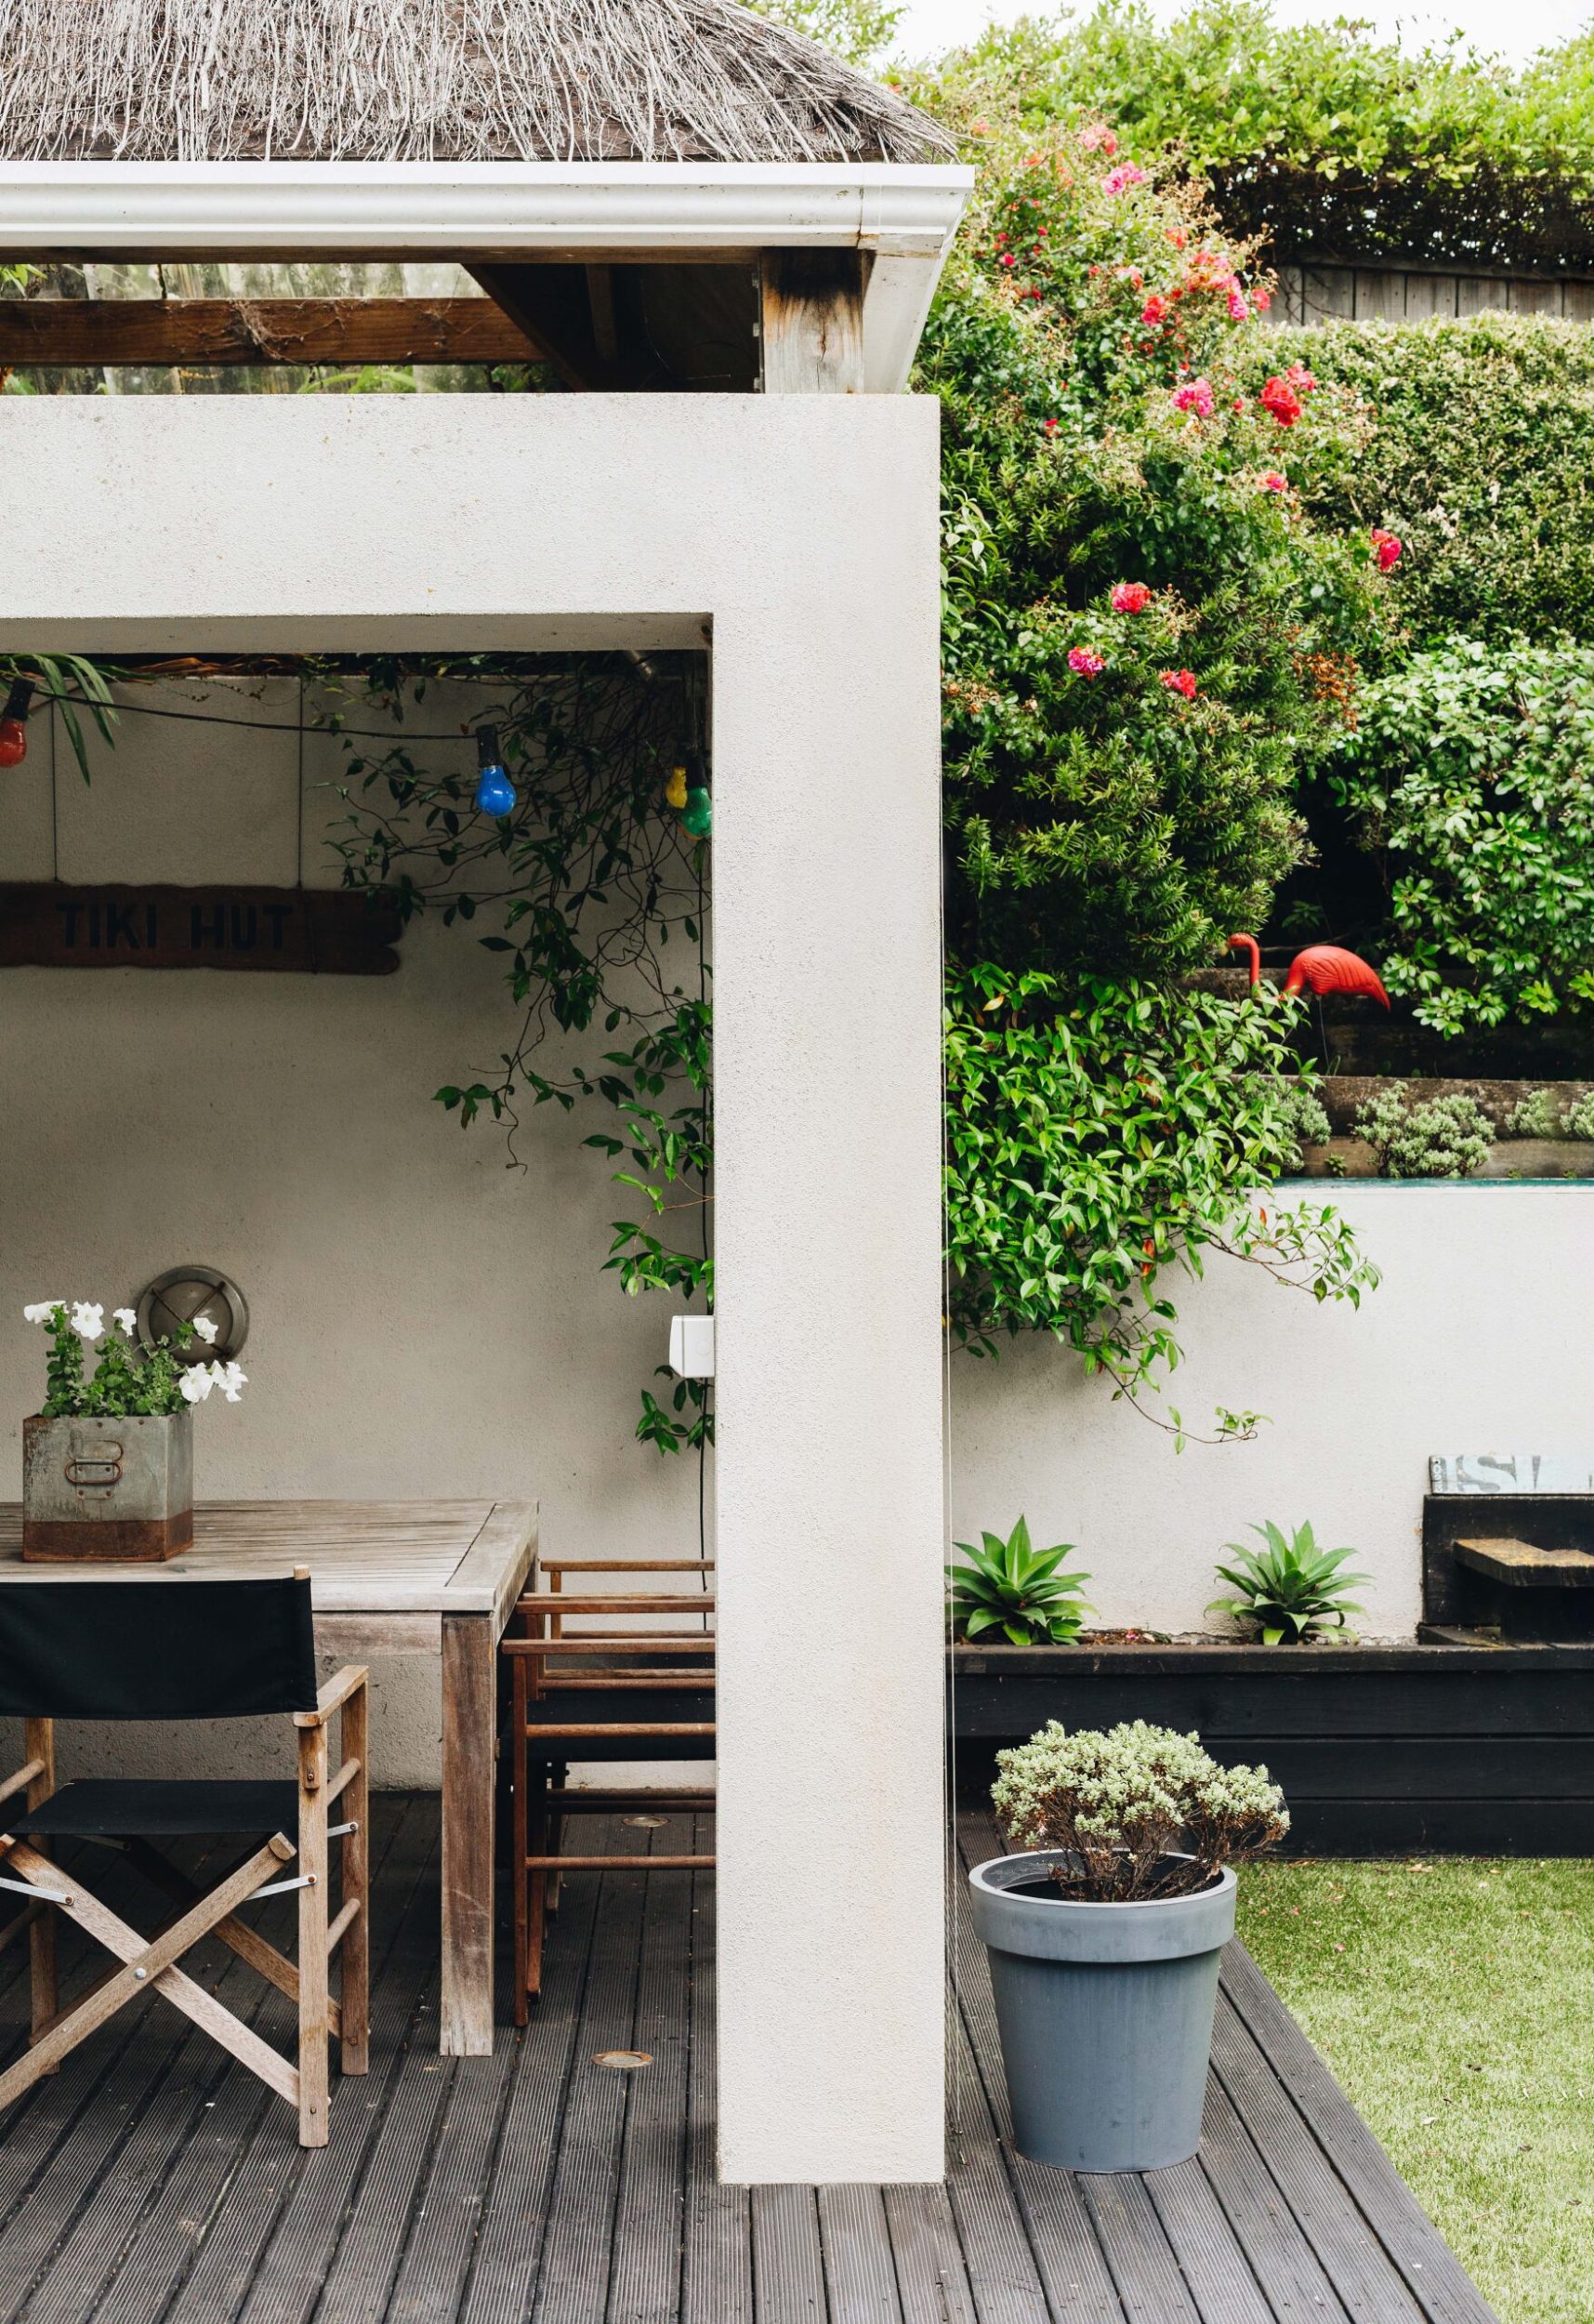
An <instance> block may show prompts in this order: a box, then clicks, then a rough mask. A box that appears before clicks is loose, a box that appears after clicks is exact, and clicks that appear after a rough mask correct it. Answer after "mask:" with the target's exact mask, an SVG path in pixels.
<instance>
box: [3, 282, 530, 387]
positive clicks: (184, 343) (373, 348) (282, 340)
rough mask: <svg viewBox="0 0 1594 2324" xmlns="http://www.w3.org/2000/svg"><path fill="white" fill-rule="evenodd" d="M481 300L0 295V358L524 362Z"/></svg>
mask: <svg viewBox="0 0 1594 2324" xmlns="http://www.w3.org/2000/svg"><path fill="white" fill-rule="evenodd" d="M544 360H545V357H544V355H543V350H542V349H541V348H540V347H539V346H538V345H536V344H535V343H534V341H533V340H532V339H531V338H529V337H528V336H527V334H526V332H525V330H524V329H523V328H522V327H521V326H520V324H519V322H518V321H515V320H512V319H511V317H510V316H509V314H508V313H507V311H506V310H505V309H504V308H502V307H500V306H499V305H497V304H496V303H495V302H494V300H493V299H492V298H0V366H3V367H5V368H7V369H9V370H16V369H19V368H20V367H22V366H24V365H28V364H59V365H72V364H79V363H112V364H116V363H153V364H160V363H168V364H175V365H179V366H180V365H190V364H208V363H217V364H238V363H332V364H336V365H338V366H346V365H350V364H359V365H363V364H367V363H538V362H542V361H544Z"/></svg>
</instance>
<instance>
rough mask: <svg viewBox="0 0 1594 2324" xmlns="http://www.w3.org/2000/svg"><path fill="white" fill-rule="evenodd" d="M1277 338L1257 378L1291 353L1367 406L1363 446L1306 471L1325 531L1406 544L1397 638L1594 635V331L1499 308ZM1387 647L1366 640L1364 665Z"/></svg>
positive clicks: (1397, 587)
mask: <svg viewBox="0 0 1594 2324" xmlns="http://www.w3.org/2000/svg"><path fill="white" fill-rule="evenodd" d="M1267 336H1268V340H1269V345H1268V347H1267V349H1266V350H1258V353H1257V356H1256V358H1255V360H1254V362H1253V365H1252V370H1251V374H1250V376H1251V377H1252V378H1253V379H1255V380H1258V381H1259V380H1260V378H1261V376H1262V363H1263V359H1264V355H1265V358H1266V360H1267V361H1269V362H1271V363H1274V364H1276V363H1277V362H1278V357H1279V353H1280V351H1281V348H1282V349H1284V350H1289V351H1291V352H1292V353H1294V354H1296V355H1298V357H1299V359H1300V360H1301V361H1302V362H1304V363H1308V364H1310V365H1311V369H1312V371H1313V372H1314V373H1315V374H1316V376H1317V377H1318V378H1319V379H1320V380H1321V381H1322V382H1323V386H1322V388H1321V390H1320V393H1321V394H1326V393H1328V392H1329V391H1330V388H1331V387H1332V388H1334V389H1336V390H1337V391H1338V392H1339V393H1341V394H1348V395H1350V396H1352V397H1354V398H1355V399H1356V400H1357V401H1358V402H1359V403H1362V404H1363V406H1364V407H1366V409H1367V412H1368V420H1369V425H1368V427H1367V429H1365V430H1364V431H1363V439H1362V441H1361V442H1359V443H1357V444H1356V445H1355V446H1354V447H1351V448H1348V447H1344V446H1341V445H1340V444H1338V443H1337V442H1326V441H1325V442H1321V443H1320V444H1319V446H1318V450H1317V455H1316V456H1315V457H1314V459H1313V461H1312V462H1311V466H1310V468H1305V467H1299V466H1298V467H1297V469H1296V476H1297V482H1298V489H1299V492H1300V495H1301V498H1302V500H1303V501H1304V503H1305V504H1306V506H1307V508H1309V509H1310V511H1311V516H1312V519H1313V521H1314V522H1318V523H1321V524H1324V525H1330V526H1333V527H1334V528H1335V529H1337V530H1340V531H1343V532H1346V533H1353V532H1361V533H1363V536H1365V528H1366V527H1367V526H1368V525H1369V524H1372V525H1377V527H1378V528H1379V529H1380V531H1385V530H1387V531H1388V532H1389V534H1390V536H1391V537H1398V538H1399V540H1400V542H1401V544H1402V554H1401V556H1400V558H1399V560H1398V562H1393V561H1391V562H1390V564H1389V565H1388V566H1387V567H1386V578H1385V580H1384V582H1383V584H1382V590H1383V594H1384V597H1385V599H1386V601H1387V602H1388V605H1389V608H1390V614H1392V615H1393V616H1394V627H1393V628H1392V629H1391V630H1390V632H1389V634H1390V636H1391V637H1393V638H1396V639H1399V638H1400V635H1401V633H1402V632H1405V633H1408V634H1409V642H1410V644H1411V645H1413V646H1416V647H1417V648H1429V647H1433V646H1437V645H1440V644H1443V641H1444V640H1445V639H1446V638H1449V637H1453V636H1455V635H1456V634H1457V633H1459V632H1462V631H1466V632H1468V633H1469V634H1470V635H1472V636H1474V637H1481V638H1489V639H1506V638H1508V637H1510V636H1512V635H1513V634H1515V633H1516V632H1518V631H1521V632H1522V633H1523V634H1525V635H1527V636H1530V637H1532V636H1535V635H1541V636H1542V635H1543V634H1544V633H1546V632H1549V631H1558V630H1570V631H1571V632H1572V633H1573V634H1574V636H1576V637H1581V638H1594V557H1590V555H1589V538H1588V536H1589V518H1588V499H1587V480H1588V477H1589V474H1590V472H1591V471H1594V331H1586V330H1581V329H1579V330H1569V329H1568V328H1567V326H1566V325H1565V324H1563V323H1561V322H1559V321H1544V320H1540V319H1538V318H1536V317H1535V316H1531V315H1511V314H1485V315H1479V316H1477V317H1476V318H1475V319H1474V320H1473V321H1471V322H1469V323H1452V324H1443V325H1435V324H1408V325H1405V326H1403V327H1396V328H1381V329H1379V330H1377V331H1360V330H1358V331H1347V330H1344V329H1333V328H1331V329H1327V330H1322V331H1294V330H1292V331H1281V332H1270V333H1269V334H1268V335H1267ZM1375 407H1376V411H1377V424H1376V425H1373V424H1372V412H1373V409H1374V408H1375ZM1299 433H1300V431H1299V430H1298V429H1297V430H1296V434H1297V436H1298V435H1299ZM1291 450H1292V453H1293V440H1292V442H1291ZM1376 546H1377V543H1375V547H1376ZM1377 642H1378V641H1377V638H1376V637H1372V638H1369V639H1367V640H1363V659H1364V660H1365V659H1367V658H1368V654H1367V652H1366V650H1365V649H1367V648H1374V649H1376V647H1377Z"/></svg>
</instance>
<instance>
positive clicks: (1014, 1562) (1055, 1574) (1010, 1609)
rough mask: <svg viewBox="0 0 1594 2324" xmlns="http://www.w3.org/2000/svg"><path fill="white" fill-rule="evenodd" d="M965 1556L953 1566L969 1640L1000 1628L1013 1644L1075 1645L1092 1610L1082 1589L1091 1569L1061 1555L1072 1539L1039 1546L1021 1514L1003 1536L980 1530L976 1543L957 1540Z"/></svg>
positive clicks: (955, 1603)
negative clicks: (1070, 1565) (1070, 1564)
mask: <svg viewBox="0 0 1594 2324" xmlns="http://www.w3.org/2000/svg"><path fill="white" fill-rule="evenodd" d="M956 1547H957V1548H958V1549H960V1550H961V1551H962V1552H963V1554H964V1556H965V1558H967V1560H968V1564H967V1565H949V1566H948V1567H947V1569H946V1571H947V1577H948V1578H949V1580H950V1581H951V1584H952V1615H953V1620H954V1622H955V1626H956V1627H957V1629H958V1630H959V1631H961V1632H962V1633H963V1636H964V1637H965V1638H967V1639H968V1640H969V1641H971V1642H972V1641H973V1640H975V1639H978V1638H983V1637H984V1636H985V1635H986V1633H987V1631H1001V1632H1002V1634H1003V1636H1004V1637H1005V1638H1006V1639H1007V1641H1008V1644H1009V1645H1010V1646H1046V1645H1052V1646H1071V1645H1072V1644H1074V1640H1075V1639H1076V1638H1077V1637H1078V1636H1079V1632H1080V1629H1081V1627H1082V1625H1083V1622H1084V1618H1085V1617H1086V1615H1087V1614H1089V1613H1091V1612H1093V1611H1094V1608H1093V1607H1091V1606H1090V1605H1089V1604H1087V1601H1086V1600H1085V1599H1083V1598H1082V1597H1081V1596H1080V1594H1079V1593H1080V1591H1082V1590H1083V1588H1084V1586H1085V1584H1086V1583H1087V1581H1088V1580H1089V1578H1090V1577H1089V1575H1088V1574H1081V1573H1076V1572H1071V1571H1069V1570H1068V1569H1067V1568H1065V1567H1064V1566H1063V1560H1064V1558H1067V1557H1072V1556H1073V1554H1074V1544H1073V1542H1072V1541H1060V1542H1058V1543H1056V1544H1055V1545H1054V1547H1052V1548H1051V1549H1049V1550H1037V1549H1035V1548H1034V1547H1033V1546H1032V1544H1031V1541H1030V1529H1029V1526H1028V1525H1027V1524H1026V1523H1025V1521H1024V1519H1023V1518H1022V1517H1021V1518H1020V1519H1019V1522H1018V1524H1017V1525H1015V1526H1014V1527H1013V1530H1012V1532H1011V1533H1010V1534H1009V1535H1008V1538H1007V1539H1006V1540H1005V1541H1004V1540H1003V1538H1002V1537H1001V1535H1000V1534H999V1533H984V1532H982V1533H981V1537H980V1540H979V1542H978V1543H975V1542H973V1541H959V1542H958V1543H957V1544H956Z"/></svg>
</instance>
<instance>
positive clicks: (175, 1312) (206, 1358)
mask: <svg viewBox="0 0 1594 2324" xmlns="http://www.w3.org/2000/svg"><path fill="white" fill-rule="evenodd" d="M198 1322H204V1323H208V1324H211V1325H213V1326H214V1327H215V1331H216V1337H215V1339H214V1340H205V1339H204V1337H203V1336H201V1335H198V1334H196V1332H195V1330H194V1326H195V1324H196V1323H198ZM248 1337H249V1302H248V1301H247V1300H246V1299H245V1298H244V1294H243V1292H242V1291H241V1290H240V1289H239V1287H238V1286H237V1285H236V1284H235V1283H234V1282H233V1280H232V1278H231V1275H224V1274H222V1272H221V1270H220V1268H219V1267H201V1266H196V1265H191V1266H187V1267H168V1268H167V1269H166V1272H165V1274H159V1275H157V1276H156V1277H155V1279H154V1281H153V1282H152V1283H147V1284H146V1285H145V1286H144V1287H143V1289H142V1290H141V1291H140V1292H139V1294H138V1338H139V1340H140V1341H141V1343H142V1344H143V1345H144V1346H145V1347H146V1348H154V1347H158V1346H159V1345H160V1343H161V1341H162V1340H170V1341H171V1342H172V1344H173V1347H174V1348H175V1349H178V1350H179V1351H180V1352H181V1354H182V1358H183V1361H184V1362H185V1363H189V1364H208V1363H209V1362H210V1360H211V1359H212V1357H215V1358H216V1359H217V1361H218V1362H220V1363H223V1364H226V1363H229V1362H231V1359H232V1357H234V1356H235V1355H237V1354H238V1353H240V1352H241V1350H242V1348H243V1346H244V1340H247V1339H248ZM187 1341H192V1345H191V1346H187V1345H185V1344H184V1343H185V1342H187Z"/></svg>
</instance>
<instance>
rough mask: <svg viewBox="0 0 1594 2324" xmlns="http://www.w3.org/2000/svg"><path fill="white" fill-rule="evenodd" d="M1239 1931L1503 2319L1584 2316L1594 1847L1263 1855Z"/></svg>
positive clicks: (1590, 2234)
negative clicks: (1400, 1856) (1305, 1857)
mask: <svg viewBox="0 0 1594 2324" xmlns="http://www.w3.org/2000/svg"><path fill="white" fill-rule="evenodd" d="M1240 1934H1241V1935H1242V1936H1243V1937H1244V1938H1245V1943H1246V1944H1247V1945H1248V1946H1249V1947H1250V1948H1251V1951H1252V1952H1253V1953H1254V1954H1255V1955H1256V1958H1257V1960H1258V1961H1259V1963H1260V1964H1261V1966H1262V1968H1263V1970H1264V1971H1265V1972H1266V1973H1267V1974H1268V1976H1269V1977H1270V1978H1271V1980H1272V1983H1273V1984H1274V1986H1275V1987H1277V1988H1278V1990H1279V1992H1280V1993H1281V1994H1282V1995H1283V1997H1284V2000H1285V2001H1286V2002H1287V2003H1288V2005H1289V2007H1290V2009H1291V2011H1292V2012H1293V2013H1294V2014H1295V2015H1296V2017H1297V2018H1298V2020H1299V2022H1300V2024H1301V2026H1302V2027H1304V2028H1305V2030H1306V2032H1307V2033H1308V2034H1309V2035H1310V2037H1311V2040H1313V2041H1314V2042H1315V2043H1316V2045H1317V2048H1318V2049H1319V2051H1320V2052H1321V2053H1322V2054H1323V2056H1324V2058H1325V2059H1326V2060H1327V2062H1328V2065H1329V2067H1331V2068H1332V2070H1333V2073H1334V2075H1335V2078H1336V2080H1337V2081H1338V2083H1339V2086H1340V2088H1341V2089H1342V2090H1343V2091H1344V2092H1345V2093H1346V2095H1347V2097H1349V2098H1350V2101H1351V2103H1352V2105H1354V2106H1356V2107H1357V2109H1358V2110H1359V2112H1360V2113H1361V2114H1362V2115H1363V2117H1364V2118H1365V2119H1366V2120H1367V2121H1368V2122H1369V2123H1370V2124H1371V2126H1372V2128H1373V2129H1374V2130H1375V2131H1376V2132H1377V2135H1378V2137H1379V2138H1380V2139H1381V2140H1382V2141H1383V2143H1384V2145H1385V2146H1386V2147H1387V2148H1388V2149H1389V2152H1390V2157H1391V2158H1392V2159H1393V2161H1394V2164H1395V2168H1396V2169H1397V2170H1398V2171H1399V2172H1400V2173H1401V2175H1402V2176H1403V2178H1404V2180H1405V2181H1406V2184H1407V2185H1409V2186H1410V2187H1411V2189H1412V2191H1413V2193H1414V2194H1415V2195H1416V2198H1417V2200H1418V2201H1419V2202H1420V2203H1421V2204H1422V2206H1423V2208H1424V2210H1425V2211H1426V2212H1428V2214H1429V2217H1430V2218H1431V2219H1432V2220H1433V2222H1434V2224H1435V2225H1436V2226H1437V2227H1438V2228H1439V2229H1440V2231H1441V2233H1442V2234H1443V2236H1444V2238H1445V2239H1446V2240H1447V2241H1448V2242H1449V2244H1450V2245H1451V2247H1452V2249H1453V2250H1454V2251H1456V2255H1457V2257H1458V2258H1459V2259H1460V2260H1461V2262H1462V2264H1463V2265H1464V2266H1465V2267H1466V2268H1467V2269H1468V2272H1469V2274H1470V2275H1471V2277H1472V2278H1473V2280H1474V2281H1475V2282H1476V2284H1477V2285H1478V2288H1479V2290H1480V2291H1482V2293H1483V2294H1484V2296H1485V2298H1487V2299H1488V2300H1490V2301H1491V2302H1492V2303H1493V2304H1494V2305H1495V2307H1496V2308H1497V2309H1498V2310H1499V2313H1500V2315H1501V2317H1503V2318H1504V2320H1505V2324H1590V2319H1591V2318H1594V1863H1589V1862H1587V1861H1583V1860H1572V1859H1553V1860H1549V1861H1544V1862H1541V1861H1536V1860H1532V1859H1527V1858H1522V1857H1517V1858H1511V1859H1508V1860H1506V1861H1503V1862H1500V1861H1495V1859H1493V1858H1482V1857H1479V1858H1471V1857H1469V1858H1457V1857H1439V1858H1434V1859H1431V1860H1429V1859H1408V1860H1403V1861H1396V1862H1390V1863H1355V1864H1350V1863H1331V1862H1325V1861H1318V1862H1309V1863H1300V1864H1291V1863H1283V1862H1272V1863H1268V1864H1261V1865H1252V1866H1249V1867H1247V1868H1246V1869H1245V1871H1244V1872H1242V1874H1241V1876H1240Z"/></svg>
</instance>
